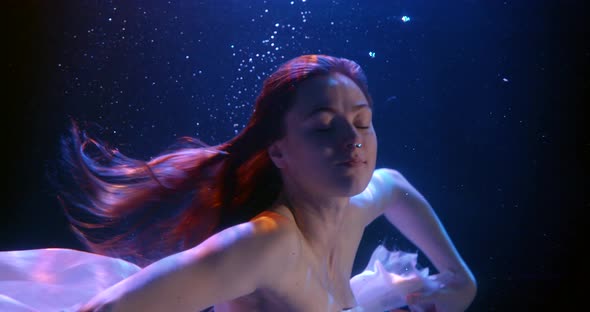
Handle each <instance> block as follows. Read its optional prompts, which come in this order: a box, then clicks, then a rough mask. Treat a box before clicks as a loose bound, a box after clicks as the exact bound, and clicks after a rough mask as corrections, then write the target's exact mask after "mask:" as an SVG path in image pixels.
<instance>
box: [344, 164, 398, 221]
mask: <svg viewBox="0 0 590 312" xmlns="http://www.w3.org/2000/svg"><path fill="white" fill-rule="evenodd" d="M404 183H407V181H406V179H405V178H404V177H403V175H402V174H401V173H400V172H399V171H397V170H395V169H391V168H379V169H376V170H375V171H373V176H372V177H371V180H370V181H369V185H367V187H366V188H365V190H364V191H363V192H361V193H360V194H358V195H356V196H354V197H352V198H351V199H350V202H351V204H352V205H353V206H354V207H355V208H357V209H358V210H359V213H360V214H361V219H362V220H363V222H364V226H367V225H369V224H370V223H371V222H373V221H374V220H375V219H377V218H378V217H379V216H381V215H382V214H383V213H384V211H385V209H386V208H387V207H388V206H390V205H391V204H392V203H393V198H394V193H395V192H396V189H397V188H399V187H400V186H401V185H402V184H404Z"/></svg>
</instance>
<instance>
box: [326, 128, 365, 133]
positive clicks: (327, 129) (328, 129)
mask: <svg viewBox="0 0 590 312" xmlns="http://www.w3.org/2000/svg"><path fill="white" fill-rule="evenodd" d="M357 128H359V129H369V128H370V127H357ZM331 129H332V128H322V129H316V131H318V132H328V131H330V130H331Z"/></svg>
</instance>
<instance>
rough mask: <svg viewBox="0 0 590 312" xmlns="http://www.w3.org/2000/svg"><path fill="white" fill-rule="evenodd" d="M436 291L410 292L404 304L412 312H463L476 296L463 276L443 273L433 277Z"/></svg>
mask: <svg viewBox="0 0 590 312" xmlns="http://www.w3.org/2000/svg"><path fill="white" fill-rule="evenodd" d="M431 278H432V279H434V280H436V281H437V282H439V283H440V284H439V287H438V289H434V290H431V291H417V292H412V293H410V294H408V295H407V296H406V302H407V303H408V307H409V308H410V311H412V312H463V311H465V310H466V309H467V307H469V305H470V304H471V302H472V301H473V299H474V298H475V294H476V291H477V290H476V286H475V284H474V283H473V282H472V281H470V280H469V278H468V277H467V276H465V275H461V274H456V273H453V272H451V271H445V272H442V273H440V274H437V275H433V276H432V277H431Z"/></svg>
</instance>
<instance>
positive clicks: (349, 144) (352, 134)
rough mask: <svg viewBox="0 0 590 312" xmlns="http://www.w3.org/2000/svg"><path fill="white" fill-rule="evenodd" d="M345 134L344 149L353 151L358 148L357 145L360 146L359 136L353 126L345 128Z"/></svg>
mask: <svg viewBox="0 0 590 312" xmlns="http://www.w3.org/2000/svg"><path fill="white" fill-rule="evenodd" d="M347 128H348V130H347V134H346V137H345V138H344V144H343V145H344V148H345V149H348V150H353V149H356V148H360V146H358V144H361V146H362V142H361V140H360V135H359V133H358V131H357V130H356V128H355V127H354V126H349V127H347Z"/></svg>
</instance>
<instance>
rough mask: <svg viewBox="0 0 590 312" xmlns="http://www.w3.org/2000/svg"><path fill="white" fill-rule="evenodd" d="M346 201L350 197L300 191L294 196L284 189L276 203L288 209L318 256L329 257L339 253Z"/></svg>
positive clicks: (347, 203)
mask: <svg viewBox="0 0 590 312" xmlns="http://www.w3.org/2000/svg"><path fill="white" fill-rule="evenodd" d="M349 203H350V198H349V197H330V198H327V197H323V198H318V197H317V196H314V195H312V194H302V193H299V194H298V196H295V195H294V194H293V193H290V192H287V191H285V190H283V192H281V194H280V196H279V198H278V199H277V202H276V206H277V207H282V209H288V210H289V212H290V213H291V215H292V217H293V221H294V222H295V223H296V224H297V227H298V228H299V230H300V231H301V234H302V235H303V237H304V239H305V240H306V241H307V243H308V244H309V245H310V246H311V248H312V250H313V251H314V253H315V254H316V255H317V256H318V257H321V258H323V259H331V258H333V257H334V254H335V253H337V252H338V247H339V245H340V244H339V238H340V237H342V230H343V228H344V226H345V225H344V222H345V220H346V215H347V214H348V213H349V211H348V210H349Z"/></svg>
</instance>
